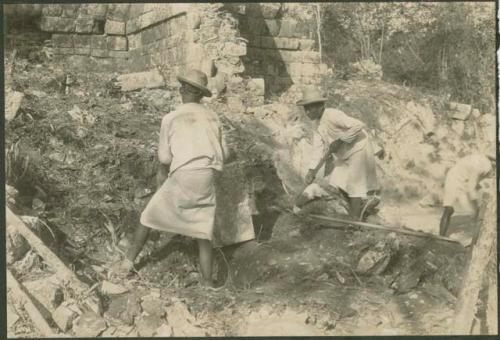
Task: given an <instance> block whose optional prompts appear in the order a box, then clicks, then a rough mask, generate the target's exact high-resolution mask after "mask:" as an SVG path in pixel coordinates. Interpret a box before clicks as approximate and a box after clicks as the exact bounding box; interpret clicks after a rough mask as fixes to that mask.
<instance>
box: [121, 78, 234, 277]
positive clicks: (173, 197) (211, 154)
mask: <svg viewBox="0 0 500 340" xmlns="http://www.w3.org/2000/svg"><path fill="white" fill-rule="evenodd" d="M177 79H178V80H179V82H180V84H181V87H180V95H181V97H182V104H181V105H180V106H179V107H177V109H176V110H175V111H173V112H171V113H169V114H167V115H165V116H164V117H163V120H162V123H161V130H160V143H159V148H158V158H159V161H160V162H161V163H162V164H163V165H165V166H167V167H168V169H164V170H163V171H164V172H165V173H168V178H166V180H164V178H165V177H164V176H162V175H161V169H160V175H159V177H160V184H161V186H160V187H159V189H158V190H157V192H156V193H155V194H154V195H153V197H152V198H151V200H150V201H149V203H148V205H147V206H146V208H145V209H144V211H143V212H142V215H141V220H140V222H141V225H140V226H138V228H137V230H136V231H135V234H134V240H133V244H132V245H131V247H130V249H129V250H128V252H127V254H126V258H125V259H124V260H123V261H122V262H121V265H120V269H119V274H121V275H124V274H128V273H129V272H130V271H131V270H132V268H133V264H134V261H135V259H136V257H137V255H138V254H139V252H140V251H141V249H142V247H143V246H144V243H145V242H146V239H147V236H148V232H149V228H151V229H157V230H160V231H165V232H171V233H176V234H181V235H185V236H189V237H192V238H195V239H196V240H197V242H198V247H199V259H200V267H201V274H202V284H203V285H204V286H212V244H211V241H212V237H213V230H214V220H215V205H216V200H215V177H216V173H217V172H220V171H222V167H223V163H224V159H225V158H226V156H227V153H228V151H227V146H226V143H225V140H224V137H223V135H222V126H221V124H220V122H219V119H218V117H217V115H216V113H215V112H213V111H212V110H210V109H209V108H207V107H206V106H204V105H203V104H201V103H200V101H201V99H202V98H203V97H204V96H206V97H210V96H211V95H212V94H211V92H210V90H208V89H207V87H206V86H207V76H206V75H205V73H203V72H201V71H198V70H191V71H188V72H187V73H186V74H185V75H182V76H178V77H177ZM162 177H163V178H162Z"/></svg>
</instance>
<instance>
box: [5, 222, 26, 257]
mask: <svg viewBox="0 0 500 340" xmlns="http://www.w3.org/2000/svg"><path fill="white" fill-rule="evenodd" d="M30 248H31V247H30V245H29V243H28V242H27V241H26V239H25V238H24V237H22V236H21V235H20V234H19V233H17V232H16V231H15V230H13V228H10V227H7V234H6V253H7V264H12V263H14V262H15V261H18V260H20V259H22V258H23V257H24V256H25V255H26V253H27V252H28V251H29V250H30Z"/></svg>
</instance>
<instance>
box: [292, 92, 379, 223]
mask: <svg viewBox="0 0 500 340" xmlns="http://www.w3.org/2000/svg"><path fill="white" fill-rule="evenodd" d="M326 101H327V99H326V98H325V97H323V96H322V95H321V93H320V92H319V90H318V89H317V88H315V87H308V88H306V89H304V91H303V98H302V99H301V100H299V101H298V102H297V105H298V106H302V107H304V111H305V113H306V115H307V117H308V118H309V119H311V120H312V121H314V122H315V123H316V126H317V130H316V132H315V133H314V136H313V153H312V157H311V158H312V159H311V162H310V166H309V171H308V173H307V175H306V177H305V182H306V184H311V183H312V182H313V181H314V178H315V176H316V173H315V171H314V170H313V169H314V168H316V166H317V165H318V164H319V163H320V160H321V159H322V158H323V156H324V155H325V153H326V152H328V153H332V154H333V155H334V162H333V164H332V166H333V170H332V172H331V173H330V175H329V184H330V185H332V186H334V187H336V188H339V189H340V190H341V192H343V193H344V195H345V196H347V199H348V202H349V213H350V215H351V217H352V218H353V219H355V220H363V219H364V217H366V212H368V211H369V210H371V209H373V208H374V207H375V206H376V205H378V203H379V202H380V199H379V198H378V197H377V196H375V195H373V193H375V192H377V191H378V182H377V174H376V167H375V155H374V151H373V147H372V142H371V138H370V136H369V135H368V133H367V132H366V131H365V124H364V123H363V122H361V121H359V120H357V119H355V118H353V117H350V116H348V115H346V114H345V113H344V112H342V111H340V110H337V109H333V108H327V107H326V106H325V102H326ZM378 156H379V157H383V156H382V151H381V152H380V153H379V154H378Z"/></svg>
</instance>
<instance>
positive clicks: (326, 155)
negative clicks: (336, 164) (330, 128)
mask: <svg viewBox="0 0 500 340" xmlns="http://www.w3.org/2000/svg"><path fill="white" fill-rule="evenodd" d="M330 154H331V150H330V148H328V150H327V151H326V152H325V154H324V155H323V157H322V158H321V160H320V161H319V163H318V165H316V167H315V168H314V169H313V174H314V177H316V175H317V174H318V171H319V169H321V167H322V166H323V165H324V164H325V162H326V161H327V160H328V158H329V157H330ZM309 185H310V184H304V186H303V187H302V188H301V189H300V191H299V193H298V195H297V196H296V197H295V200H294V205H295V206H298V203H299V202H300V197H301V195H302V193H303V192H304V190H306V188H307V187H308V186H309Z"/></svg>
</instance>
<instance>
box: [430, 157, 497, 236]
mask: <svg viewBox="0 0 500 340" xmlns="http://www.w3.org/2000/svg"><path fill="white" fill-rule="evenodd" d="M494 162H495V154H494V153H491V154H488V155H483V154H473V155H468V156H465V157H463V158H461V159H459V160H458V162H457V163H456V164H455V165H454V166H453V167H452V168H451V169H450V170H449V171H448V173H447V174H446V180H445V183H444V197H443V215H442V216H441V222H440V224H439V234H440V235H441V236H448V235H449V234H451V233H453V232H454V231H453V230H449V227H450V225H451V224H452V225H453V228H452V229H459V228H460V226H464V227H466V230H464V232H465V233H466V234H469V238H470V234H471V233H474V231H473V230H471V228H470V227H469V225H470V224H471V223H472V224H474V222H475V221H476V220H477V217H478V213H479V202H478V201H479V190H478V189H479V182H481V180H483V179H485V178H486V177H488V176H491V175H492V174H493V172H494V171H493V169H494V168H493V165H492V163H494ZM452 215H455V221H453V222H452V223H450V221H451V219H452ZM455 227H456V228H455Z"/></svg>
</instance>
